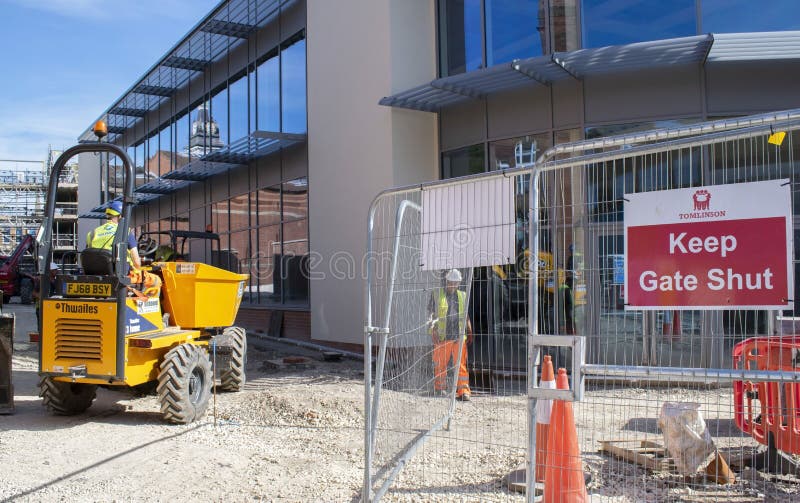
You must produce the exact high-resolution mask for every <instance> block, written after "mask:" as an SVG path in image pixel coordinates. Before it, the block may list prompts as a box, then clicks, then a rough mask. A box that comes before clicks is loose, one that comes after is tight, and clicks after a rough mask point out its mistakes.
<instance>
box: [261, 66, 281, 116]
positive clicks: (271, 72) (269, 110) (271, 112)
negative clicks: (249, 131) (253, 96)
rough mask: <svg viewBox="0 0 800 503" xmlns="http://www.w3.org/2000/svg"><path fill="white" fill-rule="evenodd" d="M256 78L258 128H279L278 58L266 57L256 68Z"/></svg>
mask: <svg viewBox="0 0 800 503" xmlns="http://www.w3.org/2000/svg"><path fill="white" fill-rule="evenodd" d="M256 75H257V79H258V85H257V88H258V129H259V130H261V131H280V130H281V108H280V93H281V92H280V76H279V75H280V58H278V56H277V55H275V56H273V57H271V58H269V59H267V60H266V61H264V62H263V63H261V64H260V65H259V66H258V69H257V70H256Z"/></svg>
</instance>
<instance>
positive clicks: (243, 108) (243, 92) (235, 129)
mask: <svg viewBox="0 0 800 503" xmlns="http://www.w3.org/2000/svg"><path fill="white" fill-rule="evenodd" d="M247 81H248V76H247V75H245V76H244V77H241V78H240V79H239V80H237V81H236V82H234V83H232V84H231V85H230V87H229V93H230V100H231V102H230V112H231V121H230V122H231V123H230V139H231V142H234V141H236V140H238V139H240V138H244V137H245V136H247V135H248V134H249V133H250V126H249V125H250V120H249V117H248V111H249V106H248V100H247V87H248V86H247Z"/></svg>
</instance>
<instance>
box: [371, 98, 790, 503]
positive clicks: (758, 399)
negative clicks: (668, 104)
mask: <svg viewBox="0 0 800 503" xmlns="http://www.w3.org/2000/svg"><path fill="white" fill-rule="evenodd" d="M798 119H800V113H799V112H797V111H790V112H783V113H776V114H767V115H763V116H754V117H750V118H741V119H734V120H727V121H717V122H710V123H700V124H694V125H690V126H686V127H682V128H676V129H671V130H658V131H649V132H644V133H639V134H635V135H627V136H623V137H613V138H605V139H597V140H592V141H587V142H577V143H574V144H569V145H560V146H557V147H555V148H554V149H551V150H550V151H548V153H546V154H545V156H543V158H542V159H540V161H539V162H538V163H537V164H536V165H535V166H533V167H527V168H520V169H517V170H509V171H506V172H494V173H487V174H484V175H480V176H474V177H466V178H463V179H456V180H448V181H442V182H435V183H432V184H427V185H425V186H421V187H420V186H417V187H412V188H403V189H395V190H391V191H387V192H386V193H384V194H382V195H381V196H379V197H378V198H377V199H376V201H375V202H374V203H373V206H372V208H371V213H370V231H369V240H368V251H369V253H368V254H367V258H366V261H365V270H366V271H367V276H368V280H367V301H366V317H367V323H366V332H367V333H366V338H365V356H366V357H367V358H365V360H366V361H365V376H366V379H365V380H366V391H365V407H366V410H367V427H366V431H365V446H366V449H365V453H366V459H365V462H366V464H365V477H364V496H365V500H369V501H377V500H380V499H381V498H385V499H390V500H405V499H410V500H453V501H462V500H468V501H473V500H475V501H505V500H526V499H527V500H528V501H532V500H533V486H532V484H531V482H530V481H531V480H532V471H533V469H532V466H533V464H531V463H526V461H527V460H533V459H535V457H536V456H535V453H536V447H537V442H539V443H541V442H542V440H543V439H540V438H537V437H536V435H535V432H536V428H535V426H536V420H537V418H536V416H535V413H534V411H535V410H536V407H535V404H536V400H537V398H539V397H549V396H553V393H552V392H550V391H543V390H542V389H541V388H539V387H538V384H537V382H536V376H538V372H539V367H538V365H539V362H540V356H541V353H544V354H548V355H550V356H551V357H552V359H553V362H554V364H555V366H556V368H558V367H564V368H567V369H570V371H569V374H570V377H571V387H572V390H573V391H572V392H571V393H570V395H572V396H574V397H575V398H577V399H578V400H580V401H578V402H575V404H574V411H575V420H576V422H577V442H578V445H579V447H580V458H581V459H580V463H581V464H580V467H581V469H582V470H583V471H585V472H586V473H587V474H588V475H587V478H588V480H589V481H588V483H587V487H588V490H589V493H590V494H591V495H592V496H593V497H598V498H600V499H601V500H609V501H611V500H613V501H664V500H676V501H730V500H734V499H740V500H742V501H749V500H751V499H752V500H758V501H779V500H781V499H785V500H787V501H789V500H792V499H793V497H795V496H796V495H797V493H798V489H800V486H798V482H800V479H798V478H797V477H795V476H792V475H788V476H783V477H775V476H773V475H770V474H768V473H767V472H766V471H764V470H760V469H758V468H756V467H752V468H748V467H744V466H743V465H741V464H737V463H739V462H740V461H741V460H742V459H745V458H748V457H749V455H750V454H751V453H753V452H754V451H755V450H756V449H757V448H758V447H759V443H758V442H757V441H756V440H755V438H754V437H755V436H757V435H761V436H762V437H764V442H767V441H768V440H769V439H767V438H766V437H768V436H769V433H770V432H775V434H776V435H777V436H778V438H777V440H773V441H770V443H771V444H772V446H774V444H775V442H780V441H783V442H784V444H783V447H779V448H782V449H783V450H786V447H787V445H788V447H789V448H791V447H792V446H791V445H789V444H787V442H789V443H791V442H793V441H794V440H793V439H794V438H795V437H793V436H792V434H791V431H790V432H789V433H783V432H784V430H787V429H788V430H791V428H794V427H795V426H797V427H798V428H800V411H798V407H797V406H798V404H799V403H800V384H798V381H799V380H800V374H799V373H798V372H797V368H796V366H795V367H792V365H794V363H793V362H794V361H795V360H794V359H793V358H797V359H798V361H800V356H798V355H800V348H798V351H797V353H792V352H791V351H792V349H791V348H792V346H791V344H790V343H786V344H782V345H781V344H775V345H773V346H774V348H773V349H771V351H773V353H772V354H771V355H772V356H774V357H775V358H776V359H777V361H779V362H783V363H781V364H770V363H768V362H767V363H764V362H765V361H771V360H770V359H769V358H767V359H766V360H765V358H764V357H763V356H764V355H763V354H760V353H759V352H758V351H766V350H765V349H763V348H764V347H772V346H769V344H771V343H770V342H769V341H767V342H765V343H764V344H767V346H764V345H763V344H762V345H761V346H758V348H762V349H747V348H744V349H743V347H742V345H741V344H742V343H743V341H744V340H745V339H747V338H748V337H751V336H756V335H758V336H762V337H766V338H768V339H769V338H775V337H779V336H782V335H785V334H793V333H795V325H796V323H795V318H794V315H793V312H788V311H787V312H778V311H764V310H752V309H750V310H734V309H731V310H702V311H701V310H681V311H674V310H667V311H665V310H661V311H657V310H648V311H641V310H640V311H632V310H625V309H624V307H625V298H624V295H623V294H624V291H623V288H622V284H623V282H624V276H623V275H624V268H623V265H624V253H625V240H624V228H623V221H624V220H623V219H624V213H623V203H624V199H625V194H630V193H647V192H652V191H656V190H669V189H673V188H688V187H704V186H709V185H723V184H732V183H738V182H746V181H759V180H777V179H789V180H790V182H791V192H792V196H793V197H792V212H793V213H795V214H796V213H798V211H796V210H795V209H794V207H795V204H796V203H795V198H794V193H795V192H796V190H797V187H798V184H797V183H798V180H797V177H796V175H795V172H796V171H797V170H798V168H800V166H795V158H796V156H795V149H796V148H797V147H796V145H798V139H800V134H798V133H797V129H798V128H799V127H800V122H798ZM777 130H781V131H786V132H788V136H787V138H786V140H785V141H784V142H783V144H782V145H773V144H771V143H769V141H768V139H769V137H770V135H771V134H772V133H773V132H774V131H777ZM493 182H498V184H495V185H492V183H493ZM499 182H502V183H507V185H505V186H506V187H507V188H506V189H499V191H495V192H492V191H487V190H484V191H482V190H480V189H479V187H481V186H492V187H500V186H502V184H500V183H499ZM531 187H533V189H534V190H530V188H531ZM434 190H435V191H439V192H441V193H442V194H443V196H442V197H433V201H434V202H432V199H431V197H432V196H431V194H432V193H433V192H434ZM503 190H505V192H503ZM509 194H510V195H511V197H510V198H509ZM470 196H472V198H471V197H470ZM477 197H481V198H483V199H480V200H479V201H480V202H479V203H475V202H474V201H478V199H476V198H477ZM492 198H494V199H492ZM442 201H446V202H445V203H442ZM508 201H511V202H512V204H513V234H514V236H513V237H514V239H513V255H514V256H513V257H509V256H508V255H509V253H508V251H507V249H506V251H505V252H502V250H504V247H503V246H502V245H501V244H498V242H502V241H503V239H504V237H507V236H508V232H509V231H510V229H511V228H512V227H511V224H510V222H509V220H508V219H504V218H501V217H497V214H496V213H498V211H499V213H503V212H502V210H498V209H497V208H498V207H499V208H503V207H504V205H505V204H507V203H508ZM437 204H438V205H439V206H437ZM458 205H462V206H458ZM476 208H480V211H478V213H489V214H488V215H484V216H481V215H476ZM459 212H463V213H465V214H466V216H465V217H464V218H463V219H461V220H459V219H458V218H456V217H454V215H456V216H457V215H458V214H459ZM436 233H439V234H438V235H433V234H436ZM431 243H435V244H436V246H438V250H437V257H436V261H435V266H431V264H432V263H434V262H432V261H431V260H429V257H430V248H431ZM765 246H767V244H765ZM506 248H507V247H506ZM499 250H500V251H499ZM476 257H478V258H476ZM486 257H492V259H490V260H489V261H487V258H486ZM451 267H458V270H459V271H460V273H461V276H462V280H461V282H460V284H459V287H458V289H459V290H462V291H463V292H464V293H465V295H466V299H467V304H468V308H467V309H466V313H464V314H462V320H461V321H462V322H465V321H466V318H467V317H468V318H469V319H470V321H471V324H472V327H473V328H474V330H473V331H474V341H472V343H471V344H468V345H467V348H468V351H467V366H468V368H469V376H470V380H469V385H470V387H471V388H472V393H473V396H472V400H471V401H469V402H459V401H456V400H455V398H456V392H457V386H456V385H457V382H458V372H457V371H456V369H457V367H458V363H459V362H458V358H457V357H456V354H458V355H460V354H461V351H460V347H459V348H458V349H456V350H455V351H454V353H455V354H454V355H453V358H452V359H450V360H449V361H448V365H447V375H448V378H447V381H446V382H447V392H446V393H445V394H444V396H439V394H438V393H437V389H436V386H435V383H436V381H437V379H436V374H437V372H436V368H435V367H436V365H435V364H434V360H435V359H436V354H435V353H437V350H436V349H435V347H436V344H435V343H434V341H433V339H432V338H431V326H432V325H434V324H435V322H433V323H432V321H431V320H434V319H435V318H436V317H437V314H438V313H437V312H436V309H437V301H436V300H435V299H439V297H437V295H438V293H437V292H439V291H440V290H441V289H442V288H443V287H444V285H445V282H444V279H443V277H444V276H445V275H446V273H447V271H448V270H449V268H451ZM793 267H794V269H795V271H797V266H796V260H795V261H794V262H793ZM796 283H797V282H795V284H796ZM432 299H434V300H432ZM532 306H535V309H534V308H533V307H532ZM540 336H547V337H540ZM537 337H539V338H538V339H537ZM554 337H555V338H563V340H564V344H563V345H560V346H546V345H545V343H547V344H553V342H554V341H557V340H560V339H553V338H554ZM770 340H772V339H770ZM462 341H463V339H460V340H459V346H460V345H461V344H463V343H464V342H466V341H464V342H462ZM576 344H577V346H575V345H576ZM571 347H578V348H579V349H580V351H577V350H576V351H573V349H571ZM748 347H749V346H748ZM787 348H788V349H787ZM737 351H739V352H742V354H741V355H740V358H739V359H738V360H735V359H734V357H733V355H734V353H736V352H737ZM748 351H749V352H748ZM787 351H789V353H786V352H787ZM573 353H574V354H573ZM745 353H746V354H745ZM439 354H441V353H440V352H439ZM737 354H738V353H737ZM764 381H771V382H772V384H763V385H762V384H758V383H761V382H764ZM440 382H441V380H440ZM777 382H781V383H783V384H776V383H777ZM584 386H585V391H584V390H583V387H584ZM526 390H527V391H528V393H527V395H528V396H526ZM759 395H760V396H759ZM767 395H769V396H767ZM666 402H682V403H694V404H697V407H696V408H697V409H698V410H699V412H700V414H701V415H702V417H703V418H704V420H705V425H706V426H707V431H708V433H709V434H710V437H711V438H712V439H713V441H714V442H715V445H716V448H717V449H718V451H719V452H720V453H722V455H723V456H724V457H725V459H726V460H727V461H728V462H729V463H730V464H731V466H732V468H733V471H734V472H735V475H736V480H735V482H733V483H732V484H726V485H720V484H716V483H713V482H710V481H709V480H707V479H706V478H703V477H700V476H699V475H696V476H691V477H687V476H685V475H684V474H679V473H678V472H676V470H675V468H674V464H670V463H672V462H671V461H670V459H669V457H670V456H669V454H668V453H666V451H665V450H664V438H663V432H662V430H661V428H660V426H659V422H658V420H659V415H660V413H661V409H662V407H663V406H664V404H665V403H666ZM776 407H777V409H778V410H777V411H776V410H775V409H776ZM751 410H752V411H754V412H753V413H752V414H751V415H750V416H747V417H745V415H746V413H748V411H751ZM743 411H744V412H743ZM762 417H763V419H762ZM540 419H541V418H540ZM550 427H551V428H553V429H555V430H556V431H558V432H560V433H563V434H564V435H568V434H569V432H568V431H566V430H565V428H564V427H563V426H562V425H560V424H551V426H550ZM743 428H744V429H746V428H750V429H751V430H754V431H755V433H753V434H752V435H751V434H750V433H745V432H743V431H742V429H743ZM781 428H783V429H781ZM798 438H800V433H798ZM799 442H800V440H799ZM540 447H541V445H540ZM762 449H763V447H762ZM797 450H798V451H800V445H798V447H797ZM772 455H773V456H774V452H773V453H772ZM539 461H540V462H541V461H542V460H541V459H540V460H539ZM544 462H545V464H546V462H547V461H546V460H545V461H544ZM773 464H774V463H773ZM526 475H527V476H526ZM526 479H527V480H526ZM515 480H516V481H517V482H519V483H516V484H515V483H513V482H514V481H515ZM515 489H522V491H523V492H516V491H515ZM525 490H527V495H526V494H525Z"/></svg>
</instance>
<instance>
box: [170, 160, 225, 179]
mask: <svg viewBox="0 0 800 503" xmlns="http://www.w3.org/2000/svg"><path fill="white" fill-rule="evenodd" d="M239 166H240V164H230V163H224V162H211V161H205V160H202V159H198V160H196V161H192V162H190V163H189V164H186V165H185V166H182V167H180V168H178V169H176V170H173V171H170V172H169V173H167V174H165V175H163V176H162V177H161V178H163V179H165V180H186V181H190V182H202V181H203V180H208V179H209V178H211V177H212V176H214V175H218V174H220V173H224V172H226V171H230V170H231V169H234V168H237V167H239Z"/></svg>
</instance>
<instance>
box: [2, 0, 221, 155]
mask: <svg viewBox="0 0 800 503" xmlns="http://www.w3.org/2000/svg"><path fill="white" fill-rule="evenodd" d="M218 3H219V0H0V47H2V48H3V49H4V50H3V55H2V69H3V71H2V74H0V75H1V77H0V159H25V160H44V159H45V157H46V155H47V146H48V145H53V148H57V149H62V148H64V147H68V146H70V145H72V144H74V143H75V142H76V141H77V138H78V136H79V135H80V134H81V133H82V132H83V131H84V130H85V129H86V127H87V126H89V125H90V124H91V123H92V121H94V120H95V119H96V118H97V117H98V116H100V114H101V113H103V112H104V111H105V110H106V108H108V106H109V105H111V103H112V102H113V101H114V100H116V99H117V98H119V97H120V96H121V95H122V93H123V92H125V91H126V90H127V89H128V88H129V87H130V86H131V85H132V84H133V83H134V82H135V81H136V80H137V79H138V78H139V77H141V76H142V74H143V73H144V72H145V71H146V70H147V69H148V68H150V66H152V65H153V64H154V63H155V62H156V60H157V59H158V58H160V57H161V56H162V55H163V54H164V53H165V52H166V51H167V50H168V49H170V48H171V47H172V46H173V45H174V44H175V43H176V42H178V40H180V38H181V37H183V35H185V34H186V32H188V31H189V30H190V29H191V28H192V27H193V26H194V25H195V24H196V23H197V22H198V21H200V19H201V18H202V17H204V16H205V15H206V14H207V13H208V12H209V11H211V9H212V8H213V7H214V6H216V5H217V4H218Z"/></svg>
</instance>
